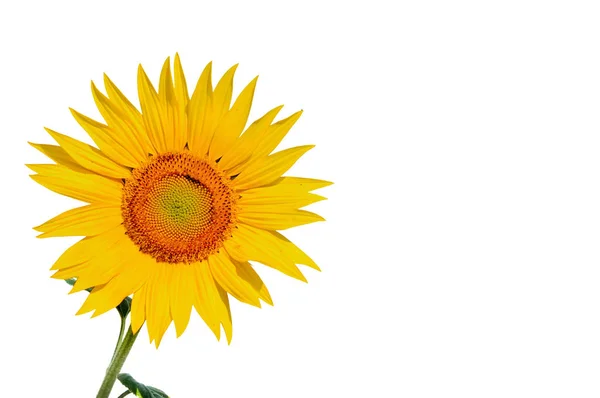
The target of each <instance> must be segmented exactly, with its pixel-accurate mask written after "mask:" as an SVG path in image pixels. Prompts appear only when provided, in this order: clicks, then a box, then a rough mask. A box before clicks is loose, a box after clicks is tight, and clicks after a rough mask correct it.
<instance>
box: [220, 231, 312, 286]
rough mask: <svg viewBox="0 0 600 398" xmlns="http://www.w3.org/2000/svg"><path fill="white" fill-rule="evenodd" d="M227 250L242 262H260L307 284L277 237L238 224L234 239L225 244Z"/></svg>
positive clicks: (267, 232)
mask: <svg viewBox="0 0 600 398" xmlns="http://www.w3.org/2000/svg"><path fill="white" fill-rule="evenodd" d="M224 246H225V250H227V253H228V254H229V255H230V256H231V257H232V258H233V259H235V260H237V261H240V262H245V261H249V260H252V261H258V262H260V263H263V264H265V265H267V266H269V267H272V268H274V269H276V270H278V271H281V272H283V273H284V274H286V275H288V276H291V277H293V278H296V279H299V280H301V281H304V282H306V278H305V277H304V275H302V272H300V270H299V269H298V267H297V266H296V264H295V263H294V260H292V258H291V257H290V256H289V255H288V254H287V253H286V247H285V245H284V244H282V242H281V241H280V239H278V237H277V236H275V235H273V234H272V233H271V232H269V231H264V230H262V229H259V228H255V227H252V226H250V225H245V224H238V227H237V228H236V229H235V231H233V237H232V238H231V239H229V240H227V241H225V243H224Z"/></svg>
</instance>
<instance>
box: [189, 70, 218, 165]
mask: <svg viewBox="0 0 600 398" xmlns="http://www.w3.org/2000/svg"><path fill="white" fill-rule="evenodd" d="M211 73H212V62H209V63H208V65H206V67H205V68H204V70H203V71H202V74H201V75H200V78H199V79H198V83H197V84H196V89H195V90H194V93H193V94H192V98H191V100H190V103H189V104H188V112H187V113H188V134H189V135H188V146H189V148H190V151H192V152H193V153H195V154H197V155H200V156H205V155H206V154H207V153H208V146H209V145H210V141H211V140H212V133H213V130H212V114H211V109H212V81H211Z"/></svg>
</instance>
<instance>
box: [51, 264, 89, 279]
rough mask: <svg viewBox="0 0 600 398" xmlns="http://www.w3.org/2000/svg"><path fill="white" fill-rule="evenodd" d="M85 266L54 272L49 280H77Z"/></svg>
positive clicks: (79, 265) (74, 266)
mask: <svg viewBox="0 0 600 398" xmlns="http://www.w3.org/2000/svg"><path fill="white" fill-rule="evenodd" d="M87 266H88V265H87V264H85V263H84V264H77V265H73V266H72V267H67V268H64V269H61V270H59V271H56V272H55V273H54V274H52V276H51V278H54V279H70V278H78V277H79V275H80V274H81V273H82V272H83V271H84V270H85V269H86V268H87Z"/></svg>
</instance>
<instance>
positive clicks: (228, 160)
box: [219, 105, 283, 175]
mask: <svg viewBox="0 0 600 398" xmlns="http://www.w3.org/2000/svg"><path fill="white" fill-rule="evenodd" d="M281 108H283V105H281V106H278V107H276V108H273V109H271V110H270V111H269V112H267V113H266V114H265V115H264V116H263V117H261V118H260V119H258V120H256V121H255V122H254V123H252V124H251V125H250V126H249V127H248V128H247V129H246V131H245V132H244V134H242V136H241V137H240V138H239V139H238V140H236V141H235V142H234V143H233V144H232V146H231V148H229V149H227V150H226V151H225V153H224V154H223V156H222V157H221V160H219V168H221V169H222V170H228V171H229V170H231V169H232V168H234V167H235V166H238V165H239V164H240V163H242V162H245V161H246V160H249V159H250V158H251V157H252V154H253V152H254V150H255V149H256V147H257V146H258V143H259V142H260V139H261V137H262V136H263V134H264V133H265V132H266V131H267V128H268V127H269V125H270V124H271V122H272V121H273V119H275V116H277V114H278V113H279V111H280V110H281ZM230 174H231V175H233V174H237V171H236V170H234V171H231V172H230Z"/></svg>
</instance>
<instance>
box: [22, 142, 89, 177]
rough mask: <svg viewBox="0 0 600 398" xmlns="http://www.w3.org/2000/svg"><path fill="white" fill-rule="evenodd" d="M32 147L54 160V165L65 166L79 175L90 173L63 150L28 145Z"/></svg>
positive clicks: (51, 146) (44, 145) (53, 146)
mask: <svg viewBox="0 0 600 398" xmlns="http://www.w3.org/2000/svg"><path fill="white" fill-rule="evenodd" d="M29 145H31V146H32V147H34V148H35V149H37V150H38V151H40V152H42V153H43V154H44V155H46V156H48V157H49V158H50V159H52V160H54V161H55V162H56V163H58V164H60V165H63V166H66V167H68V168H69V169H71V170H73V171H77V172H79V173H89V172H90V171H89V170H87V169H85V168H83V167H81V165H80V164H79V163H77V162H76V161H75V159H73V158H72V157H71V155H69V154H68V153H67V152H66V151H65V150H64V149H63V148H61V147H59V146H58V145H46V144H34V143H32V142H30V143H29Z"/></svg>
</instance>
